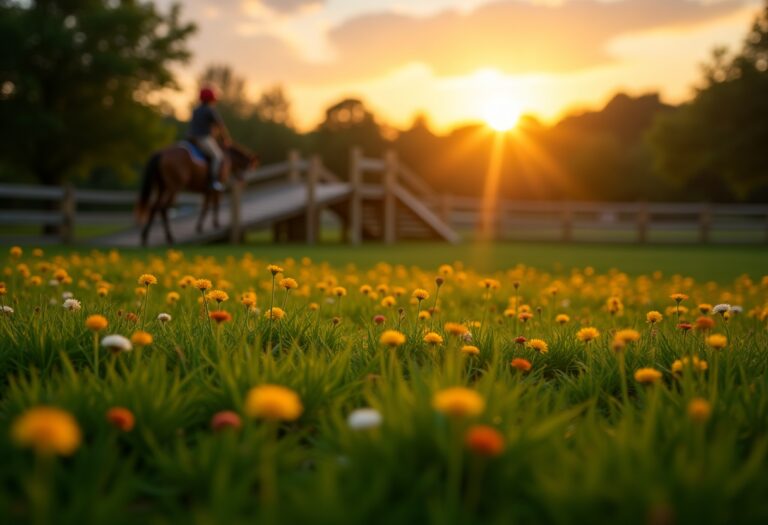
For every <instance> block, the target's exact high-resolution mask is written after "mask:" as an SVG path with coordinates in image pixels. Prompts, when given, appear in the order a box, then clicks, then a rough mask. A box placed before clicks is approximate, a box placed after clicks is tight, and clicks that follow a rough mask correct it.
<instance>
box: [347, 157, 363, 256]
mask: <svg viewBox="0 0 768 525" xmlns="http://www.w3.org/2000/svg"><path fill="white" fill-rule="evenodd" d="M362 157H363V151H362V150H361V149H360V148H359V147H354V148H352V151H351V152H350V158H349V185H350V190H351V191H350V194H349V241H350V242H351V243H352V244H353V245H358V244H360V243H361V242H362V241H363V201H362V196H361V193H360V190H361V186H362V183H363V172H362V170H361V168H360V160H361V159H362Z"/></svg>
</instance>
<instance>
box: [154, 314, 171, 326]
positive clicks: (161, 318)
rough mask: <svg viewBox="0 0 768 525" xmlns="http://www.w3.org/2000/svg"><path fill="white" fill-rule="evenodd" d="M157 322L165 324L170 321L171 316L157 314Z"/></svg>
mask: <svg viewBox="0 0 768 525" xmlns="http://www.w3.org/2000/svg"><path fill="white" fill-rule="evenodd" d="M157 320H158V321H160V322H161V323H167V322H168V321H170V320H171V314H167V313H165V312H161V313H159V314H157Z"/></svg>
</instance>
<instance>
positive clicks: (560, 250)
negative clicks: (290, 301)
mask: <svg viewBox="0 0 768 525" xmlns="http://www.w3.org/2000/svg"><path fill="white" fill-rule="evenodd" d="M45 249H46V251H47V252H48V253H68V252H70V251H73V250H75V251H82V252H87V251H90V248H87V247H80V248H79V249H78V248H65V247H59V246H56V247H54V246H50V247H46V248H45ZM179 249H180V250H181V251H183V252H184V253H185V254H187V255H188V256H194V255H210V256H214V257H226V256H228V255H233V256H241V255H242V254H243V253H245V252H250V253H251V254H252V255H253V256H255V257H257V258H259V259H266V260H280V259H284V258H286V257H294V258H300V257H304V256H307V257H310V258H311V259H312V260H313V261H316V262H322V261H327V262H328V263H330V264H332V265H334V266H337V267H343V266H345V265H347V264H350V263H354V264H355V265H357V266H358V267H362V268H366V267H371V266H373V265H374V264H376V263H377V262H380V261H385V262H389V263H395V264H404V265H407V266H411V265H417V266H421V267H425V268H429V267H435V268H436V267H437V266H438V265H439V264H442V263H446V262H454V261H462V262H463V263H464V264H465V265H467V266H470V267H472V268H476V269H478V270H481V271H485V272H491V271H496V270H503V269H505V268H509V267H512V266H514V265H516V264H518V263H522V264H525V265H529V266H534V267H536V268H540V269H543V270H546V271H552V272H555V273H560V272H567V271H569V270H570V269H571V268H574V267H579V268H583V267H586V266H592V267H594V268H595V269H596V270H597V271H601V272H602V271H606V270H609V269H611V268H618V269H619V270H621V271H624V272H627V273H629V274H632V275H638V274H642V273H649V272H653V271H655V270H661V271H662V272H664V274H666V275H671V274H675V273H679V274H682V275H686V276H690V277H693V278H695V279H697V280H702V281H707V280H713V281H718V282H728V281H731V280H733V279H734V278H736V277H738V276H739V275H741V274H745V273H746V274H749V275H751V276H752V277H753V278H756V279H759V278H761V277H762V276H763V275H768V250H767V249H766V248H765V247H764V246H699V245H693V246H681V245H678V246H658V245H649V246H639V245H612V244H562V243H553V242H547V243H537V242H509V243H493V244H479V243H474V244H470V243H467V244H461V245H457V246H452V245H449V244H445V243H436V242H412V243H399V244H396V245H394V246H385V245H383V244H365V245H363V246H360V247H353V246H347V245H338V244H321V245H318V246H305V245H290V244H288V245H286V244H283V245H279V244H268V243H254V244H249V245H245V246H229V245H211V246H192V247H190V246H183V247H180V248H179ZM164 251H165V249H151V250H147V251H143V250H140V249H126V250H123V253H125V254H126V255H128V256H131V257H133V256H139V255H142V254H145V253H164ZM4 252H5V250H4ZM6 254H7V252H5V253H4V254H3V255H2V256H1V257H2V258H3V259H4V258H5V257H6Z"/></svg>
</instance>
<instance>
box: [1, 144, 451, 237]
mask: <svg viewBox="0 0 768 525" xmlns="http://www.w3.org/2000/svg"><path fill="white" fill-rule="evenodd" d="M350 160H351V162H350V165H351V167H350V174H349V180H348V181H342V180H341V178H340V177H338V176H337V175H336V174H334V173H332V172H330V171H329V170H328V169H327V168H325V167H324V166H323V164H322V161H321V160H320V158H319V157H318V156H315V157H312V158H311V159H302V158H301V157H300V155H299V154H298V152H291V154H290V155H289V158H288V160H287V161H286V162H281V163H278V164H272V165H268V166H264V167H261V168H259V169H257V170H254V171H251V172H248V173H246V175H245V177H244V182H243V184H242V185H238V184H233V185H232V187H231V190H230V192H229V194H228V195H224V196H222V202H221V206H220V224H219V228H216V229H214V228H213V227H212V226H211V225H210V220H208V221H206V226H205V228H204V230H203V232H202V233H198V232H197V231H196V230H195V224H196V220H197V216H198V213H199V205H200V203H201V200H202V198H201V196H199V195H192V194H181V195H180V196H179V198H178V199H177V205H179V208H178V210H177V212H176V213H175V214H174V217H173V218H172V219H171V221H170V222H171V229H172V231H173V234H174V236H175V239H176V242H177V243H181V244H185V243H208V242H217V241H229V242H232V243H239V242H241V241H242V239H243V237H244V233H245V232H246V231H247V230H249V229H256V228H264V227H271V228H272V229H273V231H274V233H275V239H276V240H279V241H296V242H307V243H310V244H312V243H315V242H317V240H318V237H319V232H320V214H321V211H322V210H329V211H330V212H332V213H334V214H336V215H337V217H338V218H339V219H340V221H341V224H342V229H343V234H344V239H345V240H347V241H348V242H351V243H353V244H358V243H360V242H362V241H363V240H381V241H384V242H386V243H393V242H395V241H397V240H401V239H441V240H444V241H448V242H451V243H456V242H458V241H459V236H458V234H457V233H456V232H455V231H454V230H453V229H452V228H451V227H449V226H448V225H447V224H446V223H445V222H444V221H443V220H442V219H441V218H440V217H439V216H438V215H437V214H436V213H435V212H434V211H433V210H432V209H431V208H430V207H428V206H426V205H425V204H424V203H423V201H424V200H425V199H429V198H431V196H432V190H431V189H430V188H429V187H428V186H427V185H426V183H425V182H424V181H423V180H422V179H420V178H419V177H418V176H417V175H416V174H414V173H413V172H412V171H411V170H409V169H408V168H407V167H406V166H404V165H402V164H401V163H399V162H398V159H397V156H396V155H395V154H394V152H389V153H387V155H386V156H385V158H384V159H373V158H366V157H364V156H363V155H362V153H361V151H360V150H359V149H353V150H352V156H351V159H350ZM371 178H373V179H376V180H370V179H371ZM2 198H9V199H25V200H28V199H36V200H49V201H58V202H60V203H61V206H60V210H59V211H28V210H14V211H10V210H9V211H0V224H12V225H16V226H19V225H24V224H27V225H45V224H50V225H56V226H58V229H59V230H60V232H61V240H62V241H64V242H72V241H73V240H74V226H75V224H78V225H99V226H104V225H115V226H120V225H128V224H130V223H131V221H132V217H131V214H130V212H129V211H127V210H126V211H123V212H114V211H110V212H105V211H89V210H86V209H81V207H82V206H83V205H84V206H86V207H87V206H89V205H90V206H91V207H93V206H96V205H104V204H108V205H110V206H121V205H122V206H123V207H127V206H130V205H132V204H133V203H134V202H135V200H136V193H135V192H127V191H99V190H80V189H73V188H72V187H71V186H67V187H63V188H43V187H39V186H22V185H7V184H6V185H0V199H2ZM209 219H210V217H209ZM139 233H140V232H139V228H138V227H137V226H135V225H134V226H130V227H126V228H124V229H120V230H119V231H117V232H110V233H108V234H104V235H99V236H96V237H92V238H90V239H89V240H88V241H87V242H88V243H89V244H93V245H97V246H115V247H129V246H139V244H140V235H139ZM30 240H32V239H30ZM37 240H38V239H37V238H36V239H34V240H32V241H33V242H37ZM164 244H165V238H164V235H163V232H162V228H161V226H160V224H159V221H156V222H155V227H154V228H153V230H152V232H151V234H150V238H149V245H150V246H159V245H164Z"/></svg>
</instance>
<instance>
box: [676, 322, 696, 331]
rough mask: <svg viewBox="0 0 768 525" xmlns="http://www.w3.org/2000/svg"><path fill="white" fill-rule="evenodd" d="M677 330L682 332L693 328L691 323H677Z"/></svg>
mask: <svg viewBox="0 0 768 525" xmlns="http://www.w3.org/2000/svg"><path fill="white" fill-rule="evenodd" d="M677 328H678V330H682V331H683V332H687V331H688V330H690V329H691V328H693V325H692V324H691V323H677Z"/></svg>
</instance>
